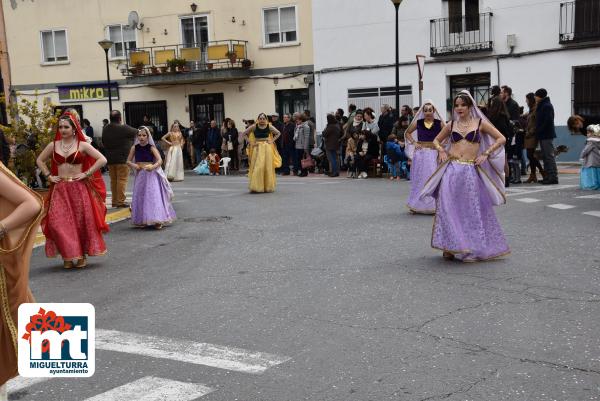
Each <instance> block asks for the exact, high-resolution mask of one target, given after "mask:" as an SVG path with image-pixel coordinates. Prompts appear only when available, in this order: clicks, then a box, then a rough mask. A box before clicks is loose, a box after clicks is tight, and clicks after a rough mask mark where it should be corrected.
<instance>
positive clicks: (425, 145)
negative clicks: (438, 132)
mask: <svg viewBox="0 0 600 401" xmlns="http://www.w3.org/2000/svg"><path fill="white" fill-rule="evenodd" d="M417 144H418V145H420V146H421V147H423V148H427V149H434V150H435V145H434V144H433V142H417Z"/></svg>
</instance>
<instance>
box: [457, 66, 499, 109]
mask: <svg viewBox="0 0 600 401" xmlns="http://www.w3.org/2000/svg"><path fill="white" fill-rule="evenodd" d="M490 77H491V74H490V73H489V72H486V73H482V74H469V75H453V76H451V77H449V78H450V98H449V99H448V105H447V109H448V110H452V99H454V97H455V96H456V95H458V93H459V92H460V91H463V90H468V91H469V92H470V93H471V95H472V96H473V98H474V99H475V103H476V104H477V105H478V106H481V105H486V104H487V102H488V100H489V98H490V85H491V78H490Z"/></svg>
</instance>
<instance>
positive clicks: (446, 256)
mask: <svg viewBox="0 0 600 401" xmlns="http://www.w3.org/2000/svg"><path fill="white" fill-rule="evenodd" d="M442 257H443V258H444V259H446V260H454V254H452V253H450V252H444V253H442Z"/></svg>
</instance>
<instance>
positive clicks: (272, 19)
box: [264, 9, 280, 43]
mask: <svg viewBox="0 0 600 401" xmlns="http://www.w3.org/2000/svg"><path fill="white" fill-rule="evenodd" d="M264 16H265V43H278V42H280V37H279V10H278V9H271V10H265V11H264Z"/></svg>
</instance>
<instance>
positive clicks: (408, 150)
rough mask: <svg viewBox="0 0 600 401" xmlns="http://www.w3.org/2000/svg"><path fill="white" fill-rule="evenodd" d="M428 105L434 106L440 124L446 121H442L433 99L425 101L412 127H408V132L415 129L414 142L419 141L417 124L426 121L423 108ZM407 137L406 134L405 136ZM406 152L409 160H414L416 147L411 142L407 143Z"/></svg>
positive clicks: (435, 115) (434, 113) (434, 116)
mask: <svg viewBox="0 0 600 401" xmlns="http://www.w3.org/2000/svg"><path fill="white" fill-rule="evenodd" d="M426 105H431V106H433V118H434V119H436V120H440V122H441V123H442V124H443V122H444V120H443V119H442V116H441V115H440V113H439V111H438V109H437V107H435V104H434V103H433V100H431V99H425V102H423V105H422V106H421V108H419V111H417V114H415V116H414V118H413V119H412V121H411V123H410V125H409V126H408V128H407V129H406V131H407V132H408V130H410V129H413V128H414V129H415V130H414V131H413V132H412V134H411V135H412V138H413V140H414V141H417V142H418V141H419V133H418V132H417V129H416V127H417V122H419V120H424V119H425V112H424V111H423V108H424V107H425V106H426ZM405 136H406V134H405ZM404 152H405V153H406V156H408V158H409V159H412V158H413V155H414V153H415V145H413V144H412V143H410V142H408V141H407V142H406V145H405V149H404Z"/></svg>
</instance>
